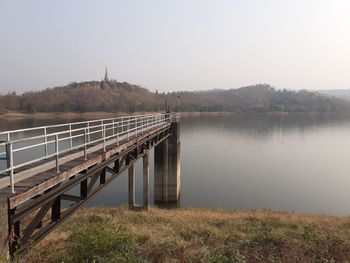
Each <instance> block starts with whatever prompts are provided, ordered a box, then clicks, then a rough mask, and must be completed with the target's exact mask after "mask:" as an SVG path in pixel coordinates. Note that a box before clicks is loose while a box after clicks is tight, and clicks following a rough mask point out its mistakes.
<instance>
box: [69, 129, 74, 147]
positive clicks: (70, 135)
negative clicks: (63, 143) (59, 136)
mask: <svg viewBox="0 0 350 263" xmlns="http://www.w3.org/2000/svg"><path fill="white" fill-rule="evenodd" d="M69 137H70V140H69V141H70V148H72V147H73V139H72V124H69Z"/></svg>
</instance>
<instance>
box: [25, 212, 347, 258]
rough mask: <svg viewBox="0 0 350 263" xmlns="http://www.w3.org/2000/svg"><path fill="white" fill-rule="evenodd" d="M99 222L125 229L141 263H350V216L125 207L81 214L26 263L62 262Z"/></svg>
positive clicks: (42, 243)
mask: <svg viewBox="0 0 350 263" xmlns="http://www.w3.org/2000/svg"><path fill="white" fill-rule="evenodd" d="M95 221H99V222H103V224H101V228H104V229H106V228H107V229H108V228H109V229H111V230H112V229H117V228H118V229H123V231H124V232H123V233H127V234H128V235H130V236H131V237H132V243H131V245H130V244H129V245H130V246H132V248H133V249H135V251H136V256H137V258H138V259H139V260H140V261H143V260H144V261H146V262H347V261H350V217H330V216H311V215H303V214H296V213H284V212H272V211H223V210H204V209H203V210H202V209H175V210H166V209H151V210H150V211H149V212H132V211H129V210H128V209H126V208H125V207H121V208H115V209H105V208H90V209H83V210H81V211H79V212H78V213H77V214H75V215H74V216H73V217H72V218H71V219H70V220H69V221H68V222H66V223H65V224H64V225H63V226H62V227H61V228H60V229H58V230H57V231H55V232H54V233H52V234H51V235H49V236H48V237H47V238H46V239H45V240H44V241H42V242H41V243H40V244H39V245H38V246H37V247H36V248H35V249H34V250H33V251H32V252H31V253H30V255H29V258H28V259H27V260H26V261H27V262H28V263H31V262H35V263H39V262H55V261H56V262H60V260H62V258H59V257H58V256H57V255H61V256H62V255H63V254H62V253H64V251H65V250H67V249H68V246H69V244H72V243H69V242H68V240H69V239H70V238H71V237H72V236H74V235H75V229H76V227H77V225H85V226H86V225H88V224H91V223H93V222H95ZM87 232H88V231H87ZM86 235H89V233H86ZM62 251H63V252H62ZM62 257H63V256H62ZM66 262H67V261H66ZM100 262H112V261H109V260H108V259H107V260H106V261H103V260H101V261H100ZM137 262H139V261H137Z"/></svg>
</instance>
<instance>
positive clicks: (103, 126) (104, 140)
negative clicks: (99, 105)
mask: <svg viewBox="0 0 350 263" xmlns="http://www.w3.org/2000/svg"><path fill="white" fill-rule="evenodd" d="M102 128H103V129H102V130H103V151H104V152H105V151H106V125H105V124H103V125H102Z"/></svg>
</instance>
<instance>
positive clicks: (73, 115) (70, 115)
mask: <svg viewBox="0 0 350 263" xmlns="http://www.w3.org/2000/svg"><path fill="white" fill-rule="evenodd" d="M147 113H150V112H134V113H126V112H102V111H101V112H99V111H98V112H36V113H33V114H30V113H23V112H17V111H7V112H5V113H2V114H0V120H1V119H53V118H55V119H56V118H57V119H77V118H83V119H101V118H113V117H119V116H125V115H139V114H147ZM180 113H181V116H182V117H201V116H232V115H242V114H255V115H298V114H307V115H314V114H319V115H329V114H338V115H348V114H349V113H315V112H306V113H297V112H281V111H271V112H227V111H217V112H199V111H190V112H180Z"/></svg>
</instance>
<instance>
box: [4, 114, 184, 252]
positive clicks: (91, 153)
mask: <svg viewBox="0 0 350 263" xmlns="http://www.w3.org/2000/svg"><path fill="white" fill-rule="evenodd" d="M0 140H1V142H0V224H1V225H0V242H1V243H0V258H1V257H6V258H8V257H9V256H10V255H13V254H15V253H16V254H20V253H23V252H25V251H27V250H28V249H29V248H30V247H31V246H33V245H35V244H36V243H37V242H39V241H40V240H41V239H43V238H44V237H45V236H46V235H47V234H48V233H50V232H51V231H52V230H54V229H55V228H56V227H57V226H58V225H60V224H61V223H63V222H64V221H65V220H66V219H67V218H68V217H69V216H70V215H72V214H73V213H74V212H75V211H76V210H77V209H78V208H79V207H80V206H82V205H83V204H84V203H85V202H86V201H87V200H88V199H89V198H90V197H92V196H93V195H95V194H96V193H97V192H98V191H99V190H101V189H102V188H103V187H104V186H106V185H107V184H109V183H110V182H111V181H112V180H113V179H115V178H116V177H118V176H119V175H120V174H121V173H122V172H123V171H126V170H127V171H128V203H129V208H130V209H133V210H148V207H149V200H148V196H149V189H148V188H149V152H150V150H151V149H154V201H155V203H165V204H168V203H172V202H177V201H178V199H179V195H180V120H179V114H178V113H155V114H145V115H137V116H135V115H133V116H123V117H118V118H110V119H102V120H92V121H84V122H74V123H65V124H60V125H51V126H42V127H34V128H29V129H21V130H14V131H7V132H2V133H0ZM139 159H142V162H143V202H142V204H136V203H135V163H136V161H137V160H139Z"/></svg>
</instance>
